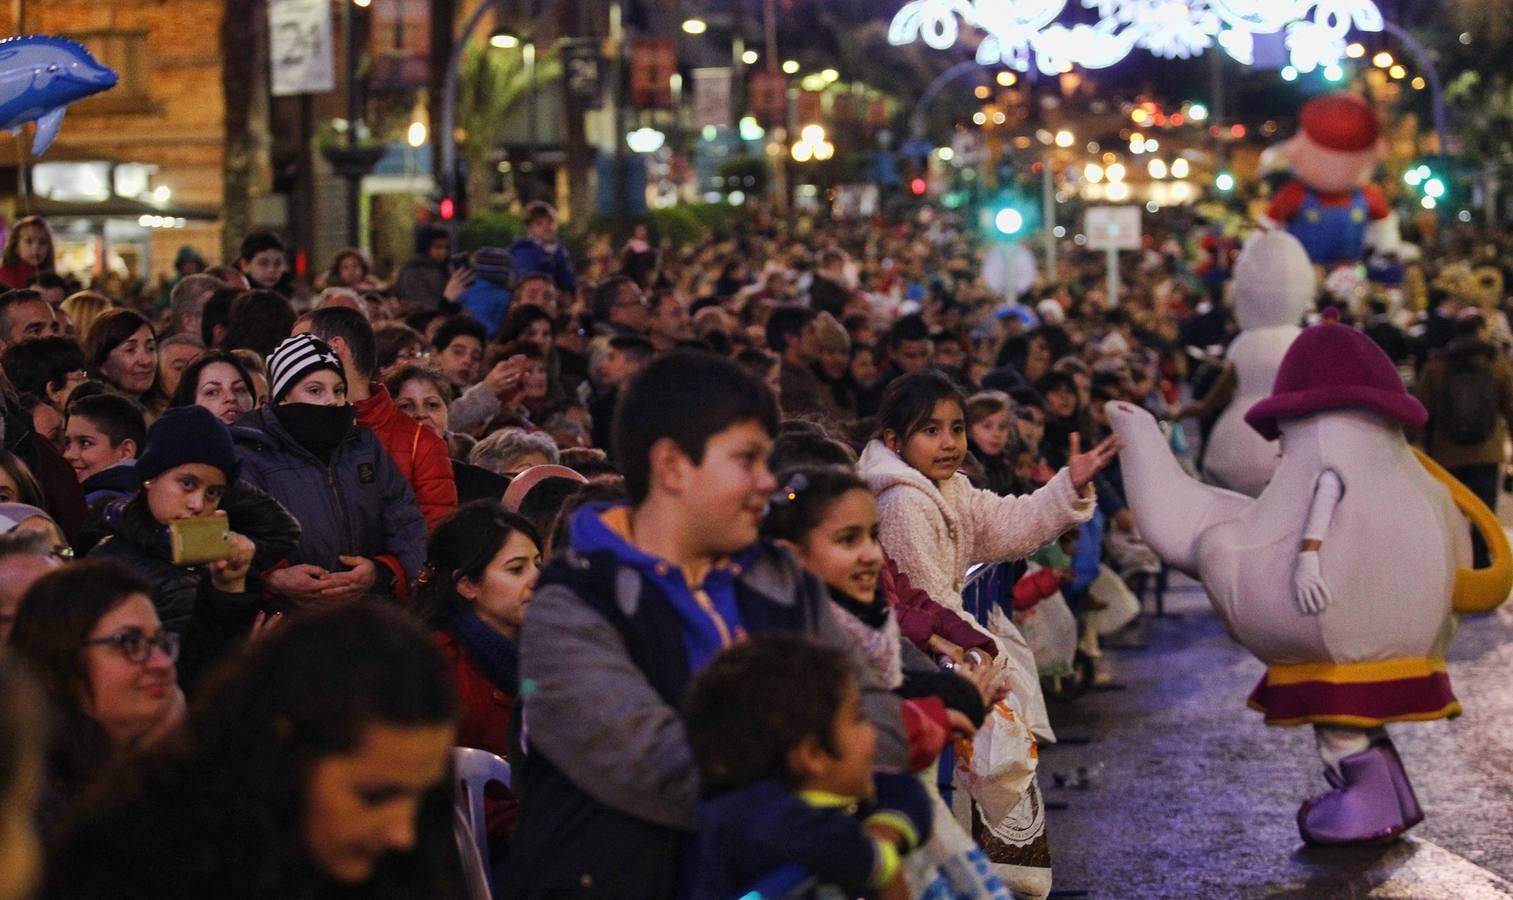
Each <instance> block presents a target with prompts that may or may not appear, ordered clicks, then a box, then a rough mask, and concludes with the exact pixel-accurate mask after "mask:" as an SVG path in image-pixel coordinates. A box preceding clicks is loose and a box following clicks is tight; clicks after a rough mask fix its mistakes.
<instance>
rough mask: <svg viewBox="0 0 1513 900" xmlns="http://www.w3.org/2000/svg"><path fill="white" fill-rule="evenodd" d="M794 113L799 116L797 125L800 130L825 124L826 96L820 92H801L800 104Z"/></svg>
mask: <svg viewBox="0 0 1513 900" xmlns="http://www.w3.org/2000/svg"><path fill="white" fill-rule="evenodd" d="M794 112H795V114H796V115H797V116H798V122H797V123H795V124H797V126H798V127H799V128H803V127H804V126H805V125H818V124H822V123H824V121H825V103H824V95H823V94H821V93H820V92H819V91H799V102H798V106H797V108H796V109H795V110H794Z"/></svg>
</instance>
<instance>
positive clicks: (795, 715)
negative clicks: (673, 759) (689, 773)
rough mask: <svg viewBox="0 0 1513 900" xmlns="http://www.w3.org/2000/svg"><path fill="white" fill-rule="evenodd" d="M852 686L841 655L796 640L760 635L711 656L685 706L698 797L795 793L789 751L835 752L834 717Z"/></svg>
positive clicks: (801, 639) (849, 671)
mask: <svg viewBox="0 0 1513 900" xmlns="http://www.w3.org/2000/svg"><path fill="white" fill-rule="evenodd" d="M856 683H857V682H856V675H855V674H854V673H853V672H852V669H851V666H850V663H849V662H848V660H847V659H846V656H845V655H844V654H843V653H841V651H839V650H836V649H835V648H833V647H826V646H824V645H822V644H817V643H815V642H813V641H810V640H807V639H805V638H802V637H799V636H797V635H789V634H781V633H777V634H762V635H758V636H756V637H753V638H752V639H751V640H749V641H746V642H745V643H742V644H737V645H735V646H734V647H732V648H730V649H729V650H726V651H725V652H723V653H721V654H720V655H719V656H717V657H715V660H714V662H712V663H710V664H709V666H708V668H706V669H705V670H704V671H703V672H701V673H700V674H699V677H698V678H696V679H694V682H693V685H692V686H691V687H690V688H689V689H688V695H687V697H686V698H685V699H684V702H683V725H684V727H685V728H686V729H687V731H688V743H689V745H690V746H691V747H692V748H693V756H694V760H695V761H696V762H697V763H698V765H699V777H700V788H701V790H702V791H703V793H704V795H705V796H706V797H718V796H719V795H721V794H724V793H728V792H730V791H733V790H737V789H739V788H742V787H745V786H747V785H750V784H754V783H756V782H758V781H765V780H767V779H773V780H776V781H779V782H782V783H784V784H787V785H790V786H796V785H795V784H794V779H793V775H792V773H790V772H789V770H788V751H789V750H792V749H793V748H794V747H796V746H798V745H799V743H800V742H801V741H803V740H804V739H805V738H811V737H812V738H814V739H815V741H816V742H817V743H818V744H819V746H820V747H821V748H822V749H824V750H826V751H828V752H830V753H834V752H835V717H836V714H837V713H838V712H839V711H840V708H841V704H842V703H843V702H844V701H845V699H846V692H847V690H848V689H850V690H856V689H857V688H856Z"/></svg>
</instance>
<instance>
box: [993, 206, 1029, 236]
mask: <svg viewBox="0 0 1513 900" xmlns="http://www.w3.org/2000/svg"><path fill="white" fill-rule="evenodd" d="M993 227H995V228H997V229H998V230H999V232H1000V233H1002V234H1018V233H1019V230H1020V229H1021V228H1023V227H1024V215H1023V214H1022V213H1021V212H1020V211H1019V210H1017V209H1012V208H1010V209H1000V210H999V211H998V215H996V216H994V217H993Z"/></svg>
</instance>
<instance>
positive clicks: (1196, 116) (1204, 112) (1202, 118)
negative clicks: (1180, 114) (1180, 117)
mask: <svg viewBox="0 0 1513 900" xmlns="http://www.w3.org/2000/svg"><path fill="white" fill-rule="evenodd" d="M1187 117H1188V118H1189V119H1192V120H1193V121H1194V122H1206V121H1208V107H1206V106H1204V105H1203V104H1201V103H1194V104H1192V105H1191V106H1189V107H1188V108H1187Z"/></svg>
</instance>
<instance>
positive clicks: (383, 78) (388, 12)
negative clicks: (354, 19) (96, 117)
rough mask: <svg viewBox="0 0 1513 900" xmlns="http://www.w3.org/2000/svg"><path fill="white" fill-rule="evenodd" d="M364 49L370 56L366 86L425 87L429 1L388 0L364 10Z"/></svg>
mask: <svg viewBox="0 0 1513 900" xmlns="http://www.w3.org/2000/svg"><path fill="white" fill-rule="evenodd" d="M368 46H369V50H370V52H371V53H372V54H373V67H372V71H371V74H370V75H369V76H368V85H369V87H372V88H375V89H379V90H400V89H403V88H418V87H425V85H426V82H427V80H428V79H429V77H430V53H431V4H430V2H429V0H389V2H379V3H374V4H372V6H370V7H369V8H368Z"/></svg>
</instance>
